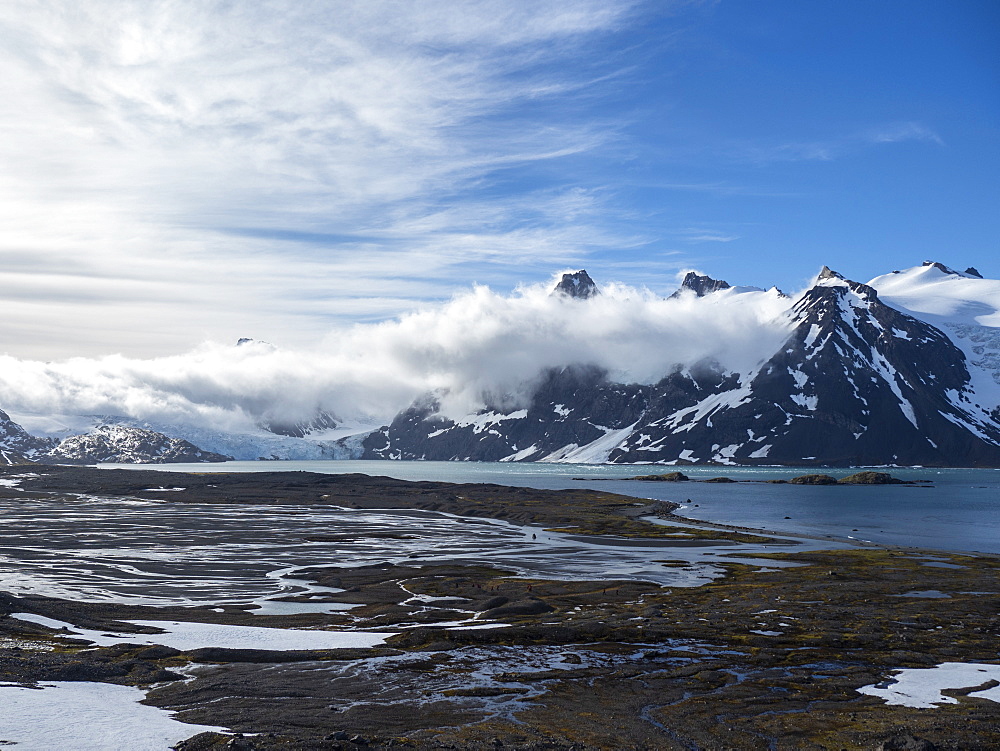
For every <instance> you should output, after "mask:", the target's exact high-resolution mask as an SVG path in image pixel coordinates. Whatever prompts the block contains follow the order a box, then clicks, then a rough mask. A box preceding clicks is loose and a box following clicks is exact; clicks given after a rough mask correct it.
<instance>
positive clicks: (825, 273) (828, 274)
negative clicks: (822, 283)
mask: <svg viewBox="0 0 1000 751" xmlns="http://www.w3.org/2000/svg"><path fill="white" fill-rule="evenodd" d="M817 278H818V279H840V280H842V281H847V280H846V279H844V276H843V274H838V273H837V272H836V271H834V270H833V269H831V268H830V267H829V266H824V267H823V268H822V269H820V272H819V276H818V277H817Z"/></svg>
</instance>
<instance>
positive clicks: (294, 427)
mask: <svg viewBox="0 0 1000 751" xmlns="http://www.w3.org/2000/svg"><path fill="white" fill-rule="evenodd" d="M339 424H340V423H339V421H338V420H337V418H336V417H334V416H333V415H332V414H330V413H329V412H325V411H323V410H319V411H318V412H317V413H316V416H315V417H314V418H313V419H311V420H305V421H303V422H293V423H289V422H277V421H275V422H268V423H264V424H262V425H261V427H262V428H264V430H269V431H271V432H272V433H276V434H277V435H287V436H290V437H292V438H304V437H305V436H307V435H309V434H310V433H317V432H321V431H324V430H332V429H333V428H336V427H337V425H339Z"/></svg>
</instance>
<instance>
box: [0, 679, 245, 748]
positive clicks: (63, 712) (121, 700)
mask: <svg viewBox="0 0 1000 751" xmlns="http://www.w3.org/2000/svg"><path fill="white" fill-rule="evenodd" d="M145 697H146V695H145V693H144V692H143V691H141V690H140V689H137V688H133V687H131V686H115V685H112V684H110V683H88V682H84V681H53V682H46V683H43V684H41V688H27V687H24V686H16V685H9V684H6V685H5V684H0V705H2V706H3V724H2V728H0V736H2V737H0V745H12V747H13V748H16V749H17V751H52V749H56V748H64V749H73V750H74V751H107V750H108V749H129V751H164V750H165V749H167V748H171V747H173V746H174V745H175V744H177V743H179V742H180V741H182V740H184V739H185V738H190V737H192V736H194V735H197V734H198V733H204V732H209V731H215V732H225V731H226V729H225V728H219V727H210V726H207V725H189V724H188V723H186V722H179V721H178V720H175V719H173V718H172V717H171V716H170V713H169V712H167V711H165V710H162V709H157V708H156V707H150V706H147V705H145V704H140V703H139V702H140V701H141V700H142V699H144V698H145Z"/></svg>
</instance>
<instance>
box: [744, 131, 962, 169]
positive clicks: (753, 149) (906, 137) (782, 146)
mask: <svg viewBox="0 0 1000 751" xmlns="http://www.w3.org/2000/svg"><path fill="white" fill-rule="evenodd" d="M905 141H925V142H928V143H934V144H937V145H939V146H943V145H944V141H942V140H941V137H940V136H938V135H937V133H935V132H934V131H933V130H931V129H930V128H928V127H927V126H925V125H922V124H921V123H916V122H902V123H888V124H885V125H881V126H877V127H873V128H870V129H868V130H864V131H859V132H856V133H851V134H848V135H844V136H840V137H832V138H829V139H826V140H818V141H788V142H786V143H778V144H770V145H758V144H753V145H747V144H744V145H741V146H738V147H735V148H734V149H732V154H733V156H734V157H735V158H736V159H738V160H740V161H748V162H753V163H756V164H769V163H772V162H804V161H819V162H829V161H833V160H834V159H838V158H840V157H843V156H845V155H847V154H851V153H854V152H857V151H859V150H861V149H864V148H869V147H872V146H878V145H881V144H889V143H902V142H905Z"/></svg>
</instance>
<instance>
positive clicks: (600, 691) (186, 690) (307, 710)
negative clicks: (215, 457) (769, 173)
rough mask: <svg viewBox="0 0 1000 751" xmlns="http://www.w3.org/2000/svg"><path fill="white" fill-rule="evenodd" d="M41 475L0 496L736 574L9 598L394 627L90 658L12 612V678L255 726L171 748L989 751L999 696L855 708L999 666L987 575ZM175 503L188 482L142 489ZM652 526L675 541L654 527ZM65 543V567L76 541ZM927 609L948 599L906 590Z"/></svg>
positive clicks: (688, 534)
mask: <svg viewBox="0 0 1000 751" xmlns="http://www.w3.org/2000/svg"><path fill="white" fill-rule="evenodd" d="M31 471H32V472H33V473H36V474H38V475H39V476H38V477H34V478H30V477H26V478H22V479H21V480H20V484H19V485H18V486H15V487H3V488H0V492H2V493H3V494H5V495H6V496H10V497H12V498H21V499H29V500H30V499H31V498H33V497H37V498H40V497H42V496H52V495H66V494H81V495H84V496H86V495H90V496H101V497H105V498H123V499H130V498H150V497H153V496H154V493H159V495H160V496H166V495H169V499H164V500H165V501H166V500H169V503H170V504H203V503H212V504H231V505H232V506H233V508H234V510H236V509H239V508H240V507H241V506H247V505H263V506H268V507H275V506H279V507H288V508H290V509H295V508H305V507H323V506H341V507H345V508H353V509H359V510H373V509H387V508H395V509H399V510H400V511H401V512H402V511H403V510H406V509H422V510H425V511H434V512H439V513H440V512H443V513H447V514H455V515H458V516H462V517H480V518H488V519H503V520H507V521H511V522H515V523H517V524H520V525H525V526H529V527H531V528H535V529H538V530H540V531H541V530H562V532H561V533H552V534H565V536H567V537H571V538H581V539H583V540H590V541H591V542H598V543H600V545H599V546H595V547H596V548H598V549H599V548H609V547H614V546H615V543H616V540H615V539H614V538H615V537H620V538H626V539H625V540H618V541H617V542H622V543H624V545H622V546H619V547H627V546H629V545H636V546H640V548H642V547H645V548H646V549H648V550H649V552H650V555H654V556H655V557H656V560H657V562H658V563H657V565H658V566H660V567H661V568H662V569H663V571H664V572H667V573H670V572H677V573H682V572H683V571H684V570H686V569H691V568H694V567H696V566H697V565H698V564H697V559H696V558H694V557H693V556H698V555H700V553H701V551H702V549H703V547H711V548H713V549H715V548H718V550H715V552H713V556H715V557H716V558H715V560H719V558H720V557H721V560H723V561H725V560H726V559H728V560H730V561H731V562H729V563H716V564H714V565H715V566H720V567H721V568H722V569H724V571H725V576H721V577H717V578H714V579H711V578H710V579H707V580H705V581H704V583H701V585H700V586H683V587H682V586H664V585H663V583H662V581H649V580H643V579H642V578H641V577H632V578H629V579H623V580H613V579H610V578H608V576H607V572H605V571H601V570H595V571H594V572H593V578H590V579H588V578H586V577H582V576H576V577H574V578H571V579H565V580H560V579H554V578H550V577H541V578H540V577H536V576H526V575H525V572H524V571H523V570H520V571H518V570H513V569H511V568H505V567H502V566H498V565H497V563H496V562H495V561H494V560H491V559H483V560H478V561H476V560H470V556H468V555H464V556H463V559H462V560H460V561H454V560H452V561H449V560H438V561H430V560H419V561H416V562H414V563H412V564H409V563H407V562H406V561H405V560H398V561H382V562H370V563H366V564H365V565H355V566H352V565H350V561H337V562H336V564H337V565H335V566H331V565H330V562H329V561H326V560H317V561H315V565H314V566H312V567H304V568H298V569H296V571H295V574H294V575H295V577H298V578H301V579H302V580H304V581H307V582H309V584H310V586H311V589H306V590H303V591H302V592H301V593H299V594H292V595H290V596H288V597H284V598H282V599H284V600H290V601H293V602H294V601H298V602H302V603H313V604H315V603H317V602H331V603H332V602H336V603H343V604H347V605H351V606H352V607H351V608H350V609H349V610H339V611H336V612H326V613H317V612H311V613H310V612H304V613H291V614H274V615H254V614H253V609H252V608H250V607H248V606H247V605H245V604H240V603H229V604H225V605H223V606H221V607H220V606H218V605H217V604H216V603H206V604H202V605H197V606H192V605H190V604H187V605H176V606H170V605H159V606H150V605H131V604H122V603H116V602H110V601H105V602H93V601H91V602H87V601H81V600H73V599H69V598H63V597H46V596H40V595H36V594H30V593H21V594H20V595H18V596H12V595H10V594H5V595H0V613H7V614H10V613H33V614H37V615H40V616H45V617H48V618H53V619H56V620H59V621H65V622H68V623H70V624H72V625H73V626H76V627H80V628H90V629H98V630H101V629H103V630H108V631H113V632H115V633H128V632H133V633H134V632H146V633H149V634H153V635H154V636H153V638H155V631H156V629H155V628H152V627H150V626H148V625H142V626H140V625H135V624H131V623H125V622H124V621H136V620H141V621H170V620H176V621H184V622H189V623H192V622H193V623H208V624H221V625H225V624H230V625H243V626H271V627H275V628H284V629H288V628H296V629H302V628H320V629H330V630H357V629H364V630H368V631H378V632H390V633H393V634H395V635H394V636H391V637H389V638H388V639H386V641H385V644H384V645H380V646H377V647H374V648H371V649H350V650H337V649H333V650H326V651H304V650H255V649H247V648H237V649H226V648H217V647H216V648H203V649H192V650H190V651H187V652H184V651H180V650H177V649H171V648H169V647H155V646H146V645H119V646H109V647H101V648H97V649H92V648H88V647H90V645H89V644H87V643H85V642H80V641H76V642H74V641H73V640H72V639H71V638H67V637H71V636H72V635H71V634H65V633H64V634H63V635H62V636H60V634H59V632H56V631H53V630H52V629H49V628H46V627H45V626H42V625H40V624H39V623H32V622H29V621H23V620H19V619H16V618H11V617H9V616H8V617H5V618H0V640H2V641H0V645H2V648H0V679H2V680H4V681H8V682H18V683H27V684H30V683H32V682H36V681H52V680H86V681H101V682H109V683H118V684H124V685H135V686H142V687H146V688H150V689H151V690H150V692H149V695H148V699H147V701H148V703H151V704H154V705H155V706H159V707H164V708H168V709H171V710H174V711H177V712H179V715H178V717H179V719H182V720H185V721H188V722H192V723H198V724H202V725H213V726H221V727H226V728H229V729H230V730H232V731H234V732H236V733H243V734H245V736H244V737H242V738H236V737H233V736H232V735H220V734H203V735H199V736H198V737H196V738H193V739H191V740H189V741H187V742H186V743H184V744H182V747H183V748H186V749H189V751H190V750H195V749H209V748H255V749H272V748H274V749H279V748H280V749H320V748H324V749H330V748H338V747H340V748H345V749H347V748H350V749H354V748H363V747H368V748H389V747H409V748H501V747H503V748H539V749H540V748H554V749H558V748H562V749H569V748H577V749H591V748H592V749H621V748H628V749H631V748H636V749H640V748H641V749H647V748H648V749H672V748H678V749H691V748H703V749H716V748H734V749H744V748H746V749H758V748H760V749H767V748H778V749H786V748H787V749H821V748H838V749H839V748H845V749H861V748H866V749H871V748H876V747H877V746H878V745H879V744H882V743H884V742H887V741H890V742H891V740H892V739H894V738H904V737H907V736H909V737H914V738H917V739H924V740H926V741H927V742H929V743H933V744H934V746H935V747H937V748H943V749H958V748H962V749H975V748H983V749H986V748H995V747H997V746H998V745H1000V711H998V710H1000V704H997V703H995V702H991V701H988V700H986V699H982V698H976V697H970V696H968V695H967V694H968V693H972V691H971V690H970V691H964V693H963V691H958V692H954V693H952V694H951V695H952V696H954V697H955V698H956V699H957V700H958V701H957V703H955V704H947V705H943V706H939V707H935V708H931V709H918V708H911V707H905V706H894V705H889V704H886V703H885V702H884V701H883V700H882V699H880V698H876V697H873V696H868V695H864V694H861V693H859V692H858V689H859V688H862V687H864V686H868V685H871V684H875V683H878V682H880V681H883V680H885V679H886V678H887V677H889V675H890V674H891V671H892V670H893V669H897V668H904V667H911V668H912V667H928V666H933V665H936V664H939V663H941V662H986V663H996V662H998V661H1000V653H998V646H997V645H998V639H1000V637H998V632H1000V622H998V621H997V616H996V614H997V612H1000V565H998V562H997V560H996V559H994V558H990V557H984V556H963V555H954V554H932V553H929V552H927V551H916V550H906V549H894V550H887V549H882V548H877V547H865V548H862V547H850V548H841V549H838V550H821V549H817V548H819V547H822V544H818V545H807V544H802V545H789V544H788V541H787V540H779V539H768V538H766V537H765V536H763V535H761V534H759V533H756V532H754V531H749V530H732V529H709V528H707V527H699V528H695V529H692V528H691V527H688V526H683V527H682V526H670V516H669V515H670V513H671V511H672V509H671V508H670V507H669V505H665V504H664V505H661V504H647V503H645V502H637V501H636V500H635V499H632V498H627V497H624V496H616V495H612V494H605V493H599V492H594V491H533V490H529V489H523V488H503V487H501V486H488V485H449V484H446V483H407V482H403V481H398V480H389V479H387V478H369V477H365V476H357V475H355V476H342V475H341V476H337V475H309V474H305V473H302V474H298V473H266V474H263V475H262V474H255V475H252V476H247V475H242V476H237V475H224V474H204V475H201V474H199V475H182V474H165V473H162V472H135V471H129V472H118V471H107V470H92V469H86V468H51V469H49V468H33V469H32V470H31ZM6 474H7V476H13V475H15V474H24V470H21V471H20V473H18V472H16V471H14V470H9V471H7V473H6ZM163 487H169V488H175V487H179V488H183V490H177V491H175V490H171V491H169V492H165V491H154V493H151V492H150V491H149V489H150V488H163ZM192 508H195V506H192ZM653 514H660V515H661V516H663V517H665V518H661V519H660V521H661V522H665V523H660V524H655V525H654V524H651V523H649V522H648V521H645V520H644V518H643V517H647V516H650V515H653ZM677 521H678V522H681V521H685V520H680V519H678V520H677ZM324 534H325V533H324V532H323V531H322V530H317V531H316V532H315V533H314V535H315V536H319V537H323V536H324ZM338 534H340V533H338ZM370 534H372V535H378V534H382V535H383V537H382V539H381V543H380V544H393V543H394V542H398V543H400V544H403V543H405V542H406V541H405V540H403V539H399V540H395V538H393V537H392V534H394V533H385V532H382V533H379V532H377V531H373V532H370ZM386 535H388V536H386ZM326 536H327V537H332V538H334V539H331V540H327V542H326V544H331V545H336V544H339V542H338V540H337V539H336V538H337V534H332V535H330V534H326ZM595 536H596V537H595ZM340 542H344V540H343V538H341V540H340ZM720 543H722V544H720ZM59 544H62V545H65V546H66V548H67V550H69V549H70V548H71V547H72V544H73V543H72V540H71V539H65V540H62V541H60V542H59ZM317 544H323V543H317ZM764 545H767V546H768V549H767V550H764V549H763V546H764ZM751 549H752V551H753V555H752V557H751V556H750V554H749V553H748V551H749V550H751ZM720 551H721V552H720ZM789 564H795V565H789ZM678 581H687V580H685V579H678ZM696 583H697V582H696ZM928 591H933V592H935V597H933V598H931V597H922V596H918V595H915V594H913V593H918V594H919V593H921V592H928ZM182 676H186V677H188V678H191V677H192V676H193V679H189V680H180V678H181V677H182ZM0 690H2V689H0ZM251 734H254V735H252V736H251ZM901 742H902V741H901ZM914 742H916V741H914ZM889 747H892V746H889ZM925 748H928V747H927V746H925Z"/></svg>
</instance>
